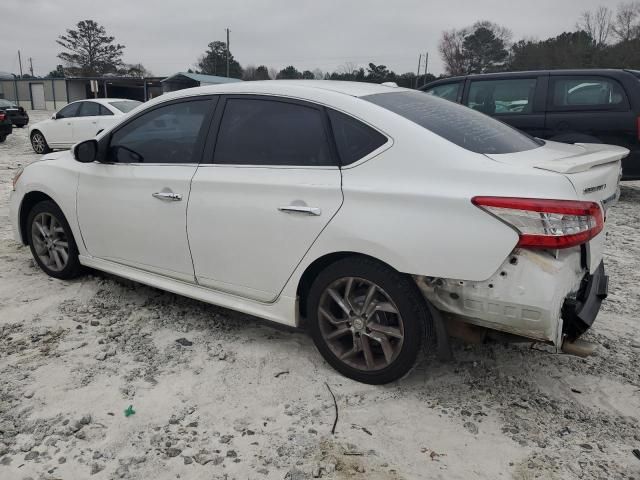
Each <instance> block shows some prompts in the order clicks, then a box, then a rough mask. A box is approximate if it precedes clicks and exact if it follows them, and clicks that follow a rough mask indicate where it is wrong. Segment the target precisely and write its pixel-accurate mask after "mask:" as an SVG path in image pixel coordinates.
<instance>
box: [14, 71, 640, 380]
mask: <svg viewBox="0 0 640 480" xmlns="http://www.w3.org/2000/svg"><path fill="white" fill-rule="evenodd" d="M627 154H628V151H627V150H625V149H624V148H620V147H615V146H608V145H566V144H558V143H553V142H546V143H545V142H542V141H540V140H537V139H533V138H530V137H528V136H525V135H523V134H521V133H519V132H518V131H516V130H513V129H512V128H511V127H508V126H507V125H505V124H503V123H500V122H498V121H496V120H494V119H492V118H490V117H487V116H485V115H483V114H481V113H479V112H476V111H473V110H471V109H469V108H466V107H463V106H461V105H457V104H455V103H453V102H449V101H446V100H442V99H439V98H436V97H433V96H429V95H425V94H423V93H420V92H416V91H412V90H406V89H402V88H394V87H390V86H382V85H373V84H365V83H350V82H332V81H311V80H305V81H267V82H243V83H232V84H227V85H218V86H208V87H201V88H196V89H189V90H183V91H179V92H174V93H171V94H167V95H163V96H162V97H159V98H157V99H155V100H153V101H151V102H149V103H148V104H146V105H145V106H144V107H142V108H139V109H137V110H136V111H135V112H133V114H132V115H130V116H129V117H127V118H125V119H124V120H123V121H122V122H120V123H119V124H118V125H116V126H114V127H112V128H111V129H107V130H105V131H104V132H102V133H101V134H100V135H98V137H97V138H96V139H93V140H89V141H86V142H83V143H81V144H78V145H76V146H75V147H74V148H73V151H72V152H61V153H55V154H50V155H47V156H44V157H43V159H42V160H41V161H38V162H36V163H33V164H31V165H29V166H28V167H26V168H25V169H24V171H22V172H20V173H19V174H18V175H17V176H16V179H15V181H14V191H13V192H12V195H11V206H10V211H11V212H10V213H11V218H12V222H13V226H14V229H15V235H16V238H17V239H18V240H19V241H20V242H22V243H24V244H25V245H29V246H30V248H31V251H32V253H33V256H34V258H35V261H36V262H37V263H38V265H39V266H40V267H41V268H42V270H44V271H45V272H46V273H47V274H49V275H51V276H53V277H56V278H62V279H69V278H73V277H75V276H77V275H79V274H80V273H81V272H82V271H83V267H91V268H94V269H98V270H103V271H105V272H110V273H112V274H116V275H120V276H122V277H126V278H129V279H132V280H135V281H138V282H141V283H145V284H148V285H153V286H155V287H158V288H162V289H165V290H169V291H171V292H175V293H178V294H181V295H186V296H189V297H192V298H195V299H199V300H202V301H205V302H209V303H212V304H216V305H221V306H224V307H227V308H231V309H236V310H240V311H242V312H246V313H249V314H252V315H255V316H258V317H263V318H266V319H269V320H272V321H275V322H280V323H283V324H287V325H291V326H298V325H300V324H301V322H303V321H304V322H306V325H307V326H308V327H309V329H310V331H311V335H312V337H313V339H314V342H315V344H316V345H317V347H318V349H319V350H320V352H321V354H322V355H323V356H324V358H325V359H326V360H327V361H328V362H329V363H330V364H331V365H332V366H333V367H335V368H336V369H337V370H339V371H340V372H342V373H343V374H345V375H346V376H348V377H351V378H353V379H356V380H359V381H362V382H367V383H384V382H390V381H393V380H396V379H398V378H400V377H402V376H403V375H404V374H406V373H407V372H408V371H409V370H410V368H411V367H412V365H414V362H415V360H416V356H417V355H418V352H419V351H420V348H421V345H422V344H423V343H426V345H429V346H431V345H432V343H431V341H432V340H433V337H434V335H436V336H437V340H438V342H439V345H440V346H442V345H446V340H447V336H446V333H443V332H445V328H447V327H451V326H453V325H454V324H456V322H458V323H457V324H459V322H461V321H462V322H464V323H463V325H465V324H471V325H473V329H475V330H482V331H489V332H496V331H498V332H506V333H508V334H510V337H509V338H517V339H523V338H526V339H533V340H535V341H540V342H546V343H548V344H551V345H555V346H556V347H557V348H558V350H560V349H561V348H563V344H564V345H565V346H566V345H567V344H570V342H572V341H573V340H575V339H576V338H577V337H579V336H580V335H581V334H582V333H583V332H584V331H585V330H587V329H588V328H589V327H590V325H591V323H592V322H593V321H594V319H595V317H596V315H597V313H598V310H599V308H600V303H601V302H602V299H603V298H604V297H605V296H606V293H607V277H606V275H605V274H604V267H603V264H602V255H603V254H602V251H603V242H604V238H605V233H604V221H605V218H606V215H605V214H606V209H607V208H608V206H609V205H610V204H611V203H612V202H614V201H615V200H616V199H617V192H618V179H619V176H620V160H621V159H622V158H623V157H624V156H626V155H627ZM70 186H73V188H70ZM434 332H436V333H434Z"/></svg>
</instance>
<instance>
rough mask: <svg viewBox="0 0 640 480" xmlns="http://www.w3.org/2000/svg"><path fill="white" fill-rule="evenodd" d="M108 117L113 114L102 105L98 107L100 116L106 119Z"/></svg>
mask: <svg viewBox="0 0 640 480" xmlns="http://www.w3.org/2000/svg"><path fill="white" fill-rule="evenodd" d="M109 115H113V112H112V111H111V110H109V109H108V108H107V107H105V106H104V105H100V116H103V117H107V116H109Z"/></svg>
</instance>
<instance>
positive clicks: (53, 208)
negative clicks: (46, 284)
mask: <svg viewBox="0 0 640 480" xmlns="http://www.w3.org/2000/svg"><path fill="white" fill-rule="evenodd" d="M41 214H45V215H48V216H50V217H53V218H55V220H57V223H58V224H59V226H60V227H61V228H62V230H63V232H61V233H58V234H57V239H59V240H61V241H62V240H64V241H66V243H67V249H66V250H67V260H66V264H65V265H64V268H61V269H58V270H56V269H55V268H50V267H49V266H48V265H46V264H45V262H44V261H43V260H42V258H41V255H39V254H38V252H37V250H36V248H37V247H36V246H35V245H34V243H35V242H38V240H37V239H34V237H33V229H34V221H35V220H36V218H39V216H40V215H41ZM36 228H37V227H36ZM26 229H27V232H26V233H27V241H28V243H29V247H30V248H31V254H32V255H33V258H34V259H35V261H36V263H37V264H38V266H39V267H40V268H41V269H42V270H43V271H44V272H45V273H46V274H47V275H49V276H51V277H54V278H60V279H62V280H69V279H72V278H76V277H77V276H79V275H80V274H81V273H82V265H80V260H79V259H78V247H77V245H76V242H75V240H74V238H73V232H72V231H71V228H70V227H69V223H68V222H67V219H66V218H65V216H64V214H63V213H62V210H60V208H59V207H58V205H56V204H55V203H54V202H52V201H50V200H44V201H42V202H40V203H37V204H36V205H35V206H34V207H33V208H32V209H31V211H30V212H29V216H28V217H27V225H26Z"/></svg>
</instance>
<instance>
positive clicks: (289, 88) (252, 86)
mask: <svg viewBox="0 0 640 480" xmlns="http://www.w3.org/2000/svg"><path fill="white" fill-rule="evenodd" d="M314 90H316V91H317V90H324V91H329V92H334V93H338V94H343V95H349V96H352V97H363V96H365V95H374V94H377V93H389V92H394V91H403V90H407V89H405V88H400V87H393V86H388V85H380V84H377V83H365V82H344V81H339V80H258V81H251V82H234V83H225V84H219V85H206V86H203V87H195V88H187V89H185V90H178V91H175V92H171V93H166V94H164V95H162V96H160V97H157V98H158V99H161V98H164V99H169V98H181V97H187V96H191V95H206V94H212V95H213V94H234V93H255V94H267V95H268V94H274V95H286V94H288V93H293V92H301V91H306V92H307V93H312V92H313V91H314Z"/></svg>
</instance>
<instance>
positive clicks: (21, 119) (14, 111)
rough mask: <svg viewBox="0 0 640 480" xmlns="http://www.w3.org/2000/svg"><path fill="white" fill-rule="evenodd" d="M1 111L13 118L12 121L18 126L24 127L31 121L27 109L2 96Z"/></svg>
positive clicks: (0, 101) (10, 118)
mask: <svg viewBox="0 0 640 480" xmlns="http://www.w3.org/2000/svg"><path fill="white" fill-rule="evenodd" d="M0 112H4V113H5V114H6V115H7V117H9V120H11V123H13V124H14V125H15V126H16V127H18V128H22V127H24V126H25V125H26V124H27V123H29V115H28V114H27V112H26V110H25V109H24V108H22V107H20V106H18V105H16V104H15V103H13V102H11V101H9V100H5V99H3V98H0Z"/></svg>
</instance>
